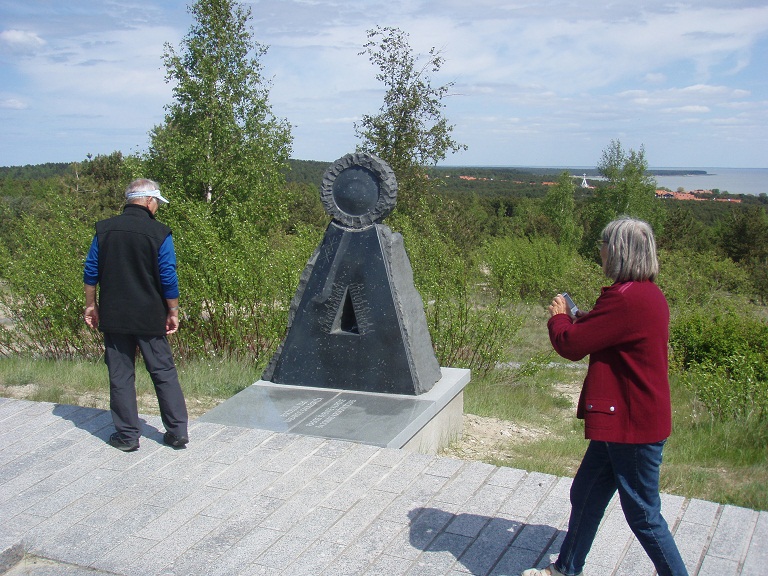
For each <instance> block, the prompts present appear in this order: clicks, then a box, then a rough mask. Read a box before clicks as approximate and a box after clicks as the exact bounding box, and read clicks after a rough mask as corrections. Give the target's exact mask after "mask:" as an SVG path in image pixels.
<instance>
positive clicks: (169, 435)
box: [163, 432, 189, 448]
mask: <svg viewBox="0 0 768 576" xmlns="http://www.w3.org/2000/svg"><path fill="white" fill-rule="evenodd" d="M163 442H165V443H166V444H168V446H173V447H174V448H184V446H186V445H187V443H188V442H189V438H187V437H186V436H176V434H174V433H173V432H166V433H165V434H163Z"/></svg>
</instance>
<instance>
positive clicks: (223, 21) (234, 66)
mask: <svg viewBox="0 0 768 576" xmlns="http://www.w3.org/2000/svg"><path fill="white" fill-rule="evenodd" d="M190 12H191V13H192V15H193V16H194V17H195V22H194V24H193V25H192V27H191V29H190V31H189V33H188V34H187V35H186V36H185V38H184V40H183V41H182V45H181V47H180V52H179V53H177V52H176V50H175V49H174V48H173V47H172V46H170V45H168V44H166V47H165V54H164V62H165V66H166V81H168V82H172V83H174V89H173V94H174V102H172V103H171V104H169V105H168V106H167V107H166V110H167V113H166V116H165V122H164V124H163V125H161V126H157V127H155V128H154V130H153V131H152V132H151V135H150V136H151V144H150V150H149V156H148V166H149V169H150V174H151V176H152V177H153V178H155V179H157V180H158V181H160V182H162V183H163V185H164V186H166V187H169V188H172V189H173V190H174V193H175V196H176V197H184V198H188V199H191V200H195V201H198V202H208V203H211V204H213V205H215V206H216V207H217V208H216V209H217V210H219V209H221V208H220V207H222V206H224V205H226V204H230V203H241V202H245V201H247V200H249V199H251V198H256V199H258V200H259V202H260V209H263V210H265V211H267V212H269V213H270V216H275V217H276V216H277V215H278V214H279V212H280V211H281V210H283V212H284V206H281V205H280V194H279V192H278V191H279V189H280V188H281V187H282V185H283V184H284V181H285V180H284V175H283V174H284V169H285V167H286V165H287V161H288V156H289V154H290V147H291V135H290V127H289V124H288V122H287V121H286V120H280V119H277V118H276V117H275V116H274V115H273V114H272V109H271V106H270V104H269V86H268V84H267V83H266V82H265V81H264V80H263V78H262V65H261V62H260V58H261V57H263V56H264V54H265V53H266V50H267V48H266V47H265V46H263V45H261V44H259V43H258V42H257V41H255V40H254V39H253V37H252V35H251V30H250V28H249V27H248V25H247V21H248V19H249V17H250V9H249V8H246V7H244V6H243V5H241V4H239V3H237V2H233V1H231V0H198V1H197V2H195V4H193V5H192V7H191V8H190ZM270 220H271V218H270Z"/></svg>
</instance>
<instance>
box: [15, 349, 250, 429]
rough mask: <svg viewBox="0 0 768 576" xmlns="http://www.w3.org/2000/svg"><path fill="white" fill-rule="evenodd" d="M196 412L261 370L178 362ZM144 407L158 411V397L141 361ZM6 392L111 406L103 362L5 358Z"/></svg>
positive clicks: (192, 410) (226, 363)
mask: <svg viewBox="0 0 768 576" xmlns="http://www.w3.org/2000/svg"><path fill="white" fill-rule="evenodd" d="M178 370H179V380H180V381H181V387H182V389H183V390H184V395H185V397H186V399H187V408H188V409H189V413H190V416H191V417H197V416H200V415H202V414H204V413H205V412H207V411H208V410H210V409H211V408H213V407H214V406H216V405H217V404H219V403H220V402H223V401H224V400H226V399H227V398H230V397H232V396H234V395H235V394H237V393H238V392H240V391H241V390H243V389H244V388H246V387H247V386H250V385H251V384H253V383H254V382H255V381H256V380H258V379H259V377H260V376H261V371H260V370H257V369H256V368H254V367H252V366H250V365H247V364H245V363H240V362H230V361H224V360H210V361H197V362H189V363H186V364H183V365H179V366H178ZM136 393H137V396H138V399H139V409H140V411H142V412H143V413H146V414H155V413H157V399H156V397H155V394H154V388H153V386H152V381H151V380H150V378H149V375H148V374H147V372H146V370H144V369H143V368H142V367H141V366H140V360H139V362H138V363H137V370H136ZM0 396H9V397H13V398H25V399H27V400H33V401H35V402H53V403H56V404H76V405H79V406H87V407H92V408H103V409H106V408H108V407H109V381H108V378H107V368H106V366H105V365H104V363H103V362H87V361H51V360H35V359H28V358H0Z"/></svg>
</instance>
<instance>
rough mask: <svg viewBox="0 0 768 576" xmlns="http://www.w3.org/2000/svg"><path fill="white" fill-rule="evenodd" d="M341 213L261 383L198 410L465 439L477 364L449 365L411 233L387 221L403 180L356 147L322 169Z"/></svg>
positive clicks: (347, 430) (297, 424)
mask: <svg viewBox="0 0 768 576" xmlns="http://www.w3.org/2000/svg"><path fill="white" fill-rule="evenodd" d="M320 196H321V200H322V202H323V206H324V207H325V210H326V212H327V213H328V214H329V215H330V216H331V217H332V221H331V222H330V224H329V225H328V227H327V228H326V231H325V235H324V237H323V240H322V242H321V243H320V246H318V248H317V249H316V250H315V252H314V253H313V254H312V256H311V257H310V259H309V261H308V262H307V265H306V267H305V269H304V271H303V273H302V275H301V278H300V279H299V285H298V288H297V290H296V293H295V295H294V297H293V300H292V301H291V306H290V309H289V314H288V327H287V331H286V335H285V338H284V339H283V341H282V343H281V344H280V346H279V347H278V349H277V351H276V352H275V354H274V355H273V357H272V359H271V361H270V362H269V364H268V365H267V367H266V369H265V370H264V373H263V374H262V378H261V380H259V381H258V382H256V383H254V384H253V385H252V386H249V387H248V388H246V389H245V390H243V391H242V392H240V393H238V394H237V395H235V396H234V397H232V398H230V399H229V400H227V401H226V402H224V403H222V404H220V405H219V406H217V407H215V408H214V409H212V410H211V411H209V412H208V413H206V414H204V415H203V416H202V417H200V418H199V420H201V421H207V422H215V423H220V424H227V425H235V426H244V427H252V428H262V429H268V430H273V431H276V432H290V433H294V434H303V435H309V436H320V437H324V438H334V439H342V440H349V441H354V442H360V443H366V444H373V445H376V446H385V447H389V448H406V449H410V450H414V451H419V452H425V453H435V452H437V451H438V450H439V449H440V448H442V447H444V446H446V445H447V444H448V443H449V442H450V441H451V440H453V439H455V438H457V437H459V436H460V435H461V428H462V417H463V390H464V387H465V386H466V385H467V384H468V383H469V377H470V373H469V370H464V369H457V368H445V367H443V368H441V367H440V365H439V364H438V361H437V359H436V357H435V353H434V350H433V348H432V342H431V338H430V336H429V330H428V327H427V319H426V315H425V313H424V306H423V303H422V300H421V296H420V295H419V293H418V291H417V290H416V288H415V286H414V284H413V271H412V269H411V265H410V261H409V259H408V255H407V254H406V252H405V247H404V245H403V238H402V236H401V235H400V234H397V233H394V232H392V231H391V230H390V229H389V227H387V226H386V225H384V224H382V223H381V221H382V220H383V219H384V217H386V216H387V215H388V214H389V213H390V212H391V211H392V210H393V209H394V207H395V202H396V199H397V180H396V178H395V175H394V173H393V171H392V169H391V168H390V167H389V166H388V165H387V164H386V163H385V162H384V161H383V160H381V159H380V158H377V157H376V156H374V155H372V154H367V153H355V154H347V155H346V156H344V157H342V158H340V159H338V160H336V161H335V162H334V163H332V164H331V165H330V166H329V168H328V170H327V171H326V172H325V175H324V176H323V181H322V185H321V192H320Z"/></svg>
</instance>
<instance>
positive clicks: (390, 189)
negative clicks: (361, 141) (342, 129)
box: [320, 152, 397, 229]
mask: <svg viewBox="0 0 768 576" xmlns="http://www.w3.org/2000/svg"><path fill="white" fill-rule="evenodd" d="M320 200H322V202H323V206H324V207H325V211H326V213H328V214H329V215H330V216H331V217H332V218H333V219H334V220H336V221H337V222H340V223H341V224H343V225H344V226H347V227H349V228H357V229H361V228H367V227H368V226H371V225H372V224H375V223H377V222H379V221H381V220H382V219H384V217H386V216H387V215H388V214H389V213H390V212H392V210H394V208H395V204H396V202H397V180H396V179H395V173H394V171H393V170H392V168H390V167H389V165H388V164H387V163H386V162H384V160H382V159H381V158H378V157H377V156H374V155H373V154H369V153H367V152H356V153H354V154H347V155H346V156H342V157H341V158H339V159H338V160H336V161H335V162H333V163H332V164H331V165H330V166H329V167H328V169H327V170H326V172H325V174H324V175H323V183H322V186H321V190H320Z"/></svg>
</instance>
